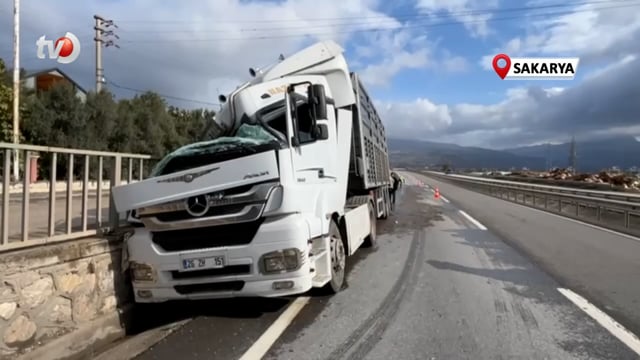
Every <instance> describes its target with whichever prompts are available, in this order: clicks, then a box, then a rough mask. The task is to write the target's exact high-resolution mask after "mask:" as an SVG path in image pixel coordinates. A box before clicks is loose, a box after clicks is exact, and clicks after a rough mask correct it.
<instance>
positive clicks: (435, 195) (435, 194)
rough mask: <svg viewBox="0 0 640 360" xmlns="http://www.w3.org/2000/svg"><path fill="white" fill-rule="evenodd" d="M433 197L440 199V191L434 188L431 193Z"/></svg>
mask: <svg viewBox="0 0 640 360" xmlns="http://www.w3.org/2000/svg"><path fill="white" fill-rule="evenodd" d="M433 197H434V198H435V199H440V189H438V188H436V191H435V192H434V193H433Z"/></svg>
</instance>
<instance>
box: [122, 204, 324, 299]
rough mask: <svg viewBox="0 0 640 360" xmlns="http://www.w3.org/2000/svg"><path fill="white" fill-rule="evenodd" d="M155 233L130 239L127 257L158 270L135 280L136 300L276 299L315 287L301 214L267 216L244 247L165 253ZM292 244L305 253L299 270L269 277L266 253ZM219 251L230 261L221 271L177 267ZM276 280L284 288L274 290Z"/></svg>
mask: <svg viewBox="0 0 640 360" xmlns="http://www.w3.org/2000/svg"><path fill="white" fill-rule="evenodd" d="M151 236H152V235H151V233H150V232H149V231H148V230H146V229H144V228H138V229H136V232H135V234H134V235H133V236H131V238H129V240H128V241H127V249H128V252H129V261H130V262H135V263H141V264H147V265H150V266H152V267H153V270H154V271H153V273H154V278H155V281H152V282H150V281H133V283H132V284H133V289H134V294H135V301H136V302H140V303H148V302H164V301H168V300H179V299H215V298H229V297H240V296H247V297H253V296H258V297H276V296H286V295H292V294H299V293H304V292H306V291H308V290H309V289H310V288H311V287H312V274H311V273H310V270H309V269H310V265H309V260H308V251H307V241H308V239H309V226H308V223H307V222H306V220H304V219H303V218H302V217H301V216H299V215H289V216H286V217H282V218H279V219H267V220H265V221H264V222H263V223H262V224H261V225H260V228H259V229H258V232H257V233H256V235H255V236H254V238H253V240H252V241H251V242H250V243H249V244H246V245H237V246H225V247H218V248H207V249H192V250H184V251H176V252H167V251H164V250H163V249H162V248H161V247H159V246H157V245H156V244H154V243H153V242H152V241H151ZM176 240H177V241H179V239H176ZM288 248H297V249H298V250H299V251H300V253H301V257H300V260H299V261H300V266H299V268H298V269H297V270H294V271H290V272H286V273H280V274H268V275H265V274H263V273H262V272H261V271H260V270H261V269H260V268H261V266H260V264H259V261H260V258H261V257H262V255H264V254H266V253H270V252H273V251H280V250H284V249H288ZM218 255H223V256H224V257H225V259H226V264H225V267H224V268H222V269H216V270H196V271H189V272H184V271H179V270H180V269H181V264H182V259H183V258H185V257H192V258H206V257H213V256H218ZM274 283H277V284H279V285H280V286H279V287H277V288H274ZM285 285H286V286H285Z"/></svg>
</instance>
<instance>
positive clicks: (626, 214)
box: [624, 211, 631, 229]
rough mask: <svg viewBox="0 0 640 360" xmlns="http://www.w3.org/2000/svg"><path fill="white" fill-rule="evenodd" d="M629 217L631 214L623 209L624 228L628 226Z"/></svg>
mask: <svg viewBox="0 0 640 360" xmlns="http://www.w3.org/2000/svg"><path fill="white" fill-rule="evenodd" d="M630 217H631V215H630V214H629V211H625V212H624V227H625V229H628V228H629V223H630V220H631V219H630Z"/></svg>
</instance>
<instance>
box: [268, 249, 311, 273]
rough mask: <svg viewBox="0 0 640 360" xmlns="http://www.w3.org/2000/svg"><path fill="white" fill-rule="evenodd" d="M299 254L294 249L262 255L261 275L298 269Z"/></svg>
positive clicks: (298, 251)
mask: <svg viewBox="0 0 640 360" xmlns="http://www.w3.org/2000/svg"><path fill="white" fill-rule="evenodd" d="M300 260H301V252H300V250H298V249H296V248H290V249H285V250H280V251H273V252H270V253H267V254H264V255H262V257H261V258H260V270H261V272H262V273H263V274H279V273H283V272H289V271H295V270H298V269H299V268H300V266H301V265H302V263H301V261H300Z"/></svg>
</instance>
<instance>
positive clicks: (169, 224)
mask: <svg viewBox="0 0 640 360" xmlns="http://www.w3.org/2000/svg"><path fill="white" fill-rule="evenodd" d="M278 188H279V183H278V182H273V181H270V182H263V183H257V184H251V185H246V186H240V187H236V188H233V189H226V190H224V191H218V192H213V193H209V194H201V195H198V196H193V197H190V198H185V199H182V200H176V201H171V202H167V203H163V204H159V205H154V206H150V207H146V208H141V209H138V211H137V213H138V215H139V216H140V221H141V222H142V223H144V226H145V227H146V228H147V229H149V230H150V231H152V232H158V233H159V232H163V233H169V234H175V233H176V232H175V231H176V230H178V229H189V228H194V227H202V228H205V229H211V228H213V227H216V228H217V227H219V226H225V225H226V224H230V223H246V222H253V221H255V220H257V219H259V218H260V216H261V214H262V211H263V208H264V206H265V205H266V203H267V200H268V199H269V196H270V194H271V193H272V192H273V191H276V190H277V189H278ZM189 201H195V203H193V204H196V206H195V209H199V210H198V211H197V212H195V213H194V209H192V208H189V206H193V204H192V205H188V204H189ZM199 211H202V213H198V212H199ZM185 231H186V230H185Z"/></svg>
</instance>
